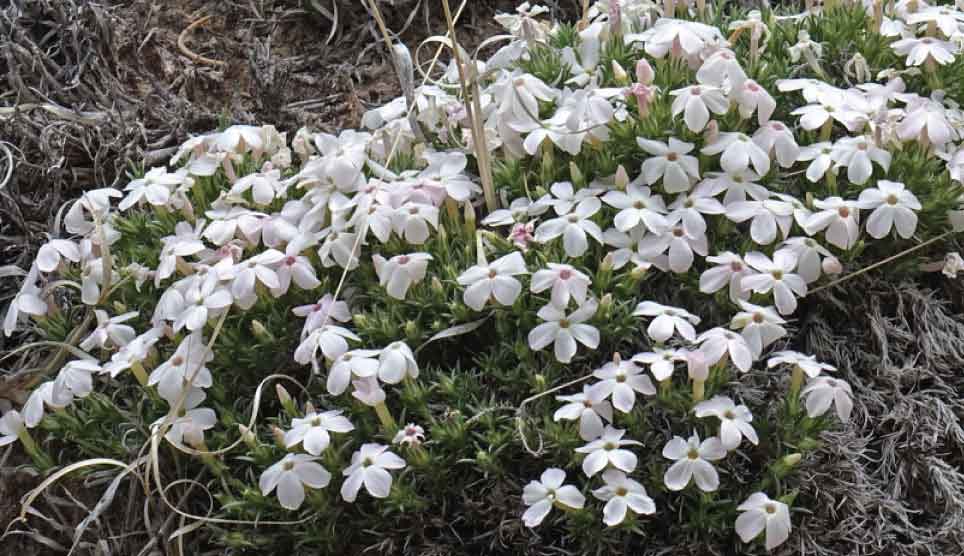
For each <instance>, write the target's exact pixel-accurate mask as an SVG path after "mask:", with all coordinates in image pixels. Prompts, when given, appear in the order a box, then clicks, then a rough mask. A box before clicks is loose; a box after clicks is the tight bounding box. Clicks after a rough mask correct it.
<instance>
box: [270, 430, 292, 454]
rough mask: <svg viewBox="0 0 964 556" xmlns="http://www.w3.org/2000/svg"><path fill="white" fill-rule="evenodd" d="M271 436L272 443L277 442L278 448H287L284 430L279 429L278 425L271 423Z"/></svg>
mask: <svg viewBox="0 0 964 556" xmlns="http://www.w3.org/2000/svg"><path fill="white" fill-rule="evenodd" d="M271 437H272V438H274V443H275V444H277V445H278V447H279V448H281V449H283V450H287V449H288V446H287V444H286V443H285V431H283V430H281V429H280V428H279V427H278V425H271Z"/></svg>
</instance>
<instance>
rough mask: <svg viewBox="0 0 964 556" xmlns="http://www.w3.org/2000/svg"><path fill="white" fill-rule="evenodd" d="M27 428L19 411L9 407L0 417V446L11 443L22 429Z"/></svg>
mask: <svg viewBox="0 0 964 556" xmlns="http://www.w3.org/2000/svg"><path fill="white" fill-rule="evenodd" d="M25 430H27V429H26V426H25V425H24V422H23V417H21V415H20V412H19V411H17V410H15V409H11V410H10V411H8V412H6V413H4V414H3V418H0V446H6V445H7V444H13V443H14V442H16V441H17V438H18V437H19V435H20V434H21V433H23V431H25Z"/></svg>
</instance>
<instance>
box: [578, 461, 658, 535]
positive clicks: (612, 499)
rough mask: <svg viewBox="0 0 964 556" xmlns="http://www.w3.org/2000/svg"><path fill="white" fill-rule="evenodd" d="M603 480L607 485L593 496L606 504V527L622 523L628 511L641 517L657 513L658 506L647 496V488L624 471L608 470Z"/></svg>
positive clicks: (604, 511)
mask: <svg viewBox="0 0 964 556" xmlns="http://www.w3.org/2000/svg"><path fill="white" fill-rule="evenodd" d="M602 479H603V481H604V482H605V483H606V484H605V485H603V486H601V487H599V488H597V489H596V490H594V491H592V494H593V496H595V497H596V498H598V499H600V500H603V501H605V502H606V505H605V506H604V507H603V523H605V524H606V525H608V526H610V527H612V526H614V525H619V524H620V523H622V522H623V521H624V520H625V519H626V512H627V511H628V510H632V511H633V512H634V513H637V514H640V515H650V514H653V513H656V504H655V503H654V502H653V499H652V498H650V497H649V495H648V494H646V487H644V486H643V485H642V484H640V483H639V482H637V481H634V480H633V479H630V478H629V477H627V476H626V474H625V473H623V472H622V471H620V470H618V469H607V470H606V471H604V472H603V474H602Z"/></svg>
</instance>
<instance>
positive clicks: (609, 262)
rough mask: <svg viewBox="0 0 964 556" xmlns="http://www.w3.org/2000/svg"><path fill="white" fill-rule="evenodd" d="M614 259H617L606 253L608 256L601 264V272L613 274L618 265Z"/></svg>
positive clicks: (610, 253)
mask: <svg viewBox="0 0 964 556" xmlns="http://www.w3.org/2000/svg"><path fill="white" fill-rule="evenodd" d="M614 259H615V257H613V254H612V252H609V253H606V256H605V257H603V259H602V261H601V262H600V263H599V270H600V271H602V272H611V271H612V269H613V267H614V266H615V264H616V263H615V262H614Z"/></svg>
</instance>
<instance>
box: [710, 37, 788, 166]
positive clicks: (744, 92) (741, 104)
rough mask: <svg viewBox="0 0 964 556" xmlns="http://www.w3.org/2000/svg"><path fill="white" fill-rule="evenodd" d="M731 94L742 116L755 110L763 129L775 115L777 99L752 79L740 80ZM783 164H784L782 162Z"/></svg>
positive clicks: (784, 127)
mask: <svg viewBox="0 0 964 556" xmlns="http://www.w3.org/2000/svg"><path fill="white" fill-rule="evenodd" d="M724 52H725V51H724ZM707 61H709V60H707ZM704 65H705V64H704ZM700 71H702V68H700ZM696 76H697V78H699V72H697V74H696ZM730 94H731V95H732V97H733V99H734V100H735V101H736V105H737V107H738V109H739V111H740V116H741V117H742V118H744V119H749V117H750V116H752V115H753V112H756V117H757V123H759V124H760V126H761V127H760V129H763V126H765V125H766V123H767V122H768V121H770V116H772V115H773V111H774V110H776V108H777V101H775V100H773V97H772V96H770V93H768V92H767V90H766V89H764V88H763V87H762V86H761V85H760V84H759V83H757V82H756V81H754V80H752V79H744V80H742V81H740V82H739V85H738V86H735V87H734V88H733V91H732V92H731V93H730ZM777 123H779V122H777ZM781 126H782V124H781ZM783 129H786V126H783ZM775 130H776V131H780V132H782V131H783V130H781V129H779V128H775ZM790 139H791V140H792V139H793V134H792V133H791V134H790ZM793 144H794V145H796V142H795V141H794V143H793ZM781 165H783V163H782V162H781Z"/></svg>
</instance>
